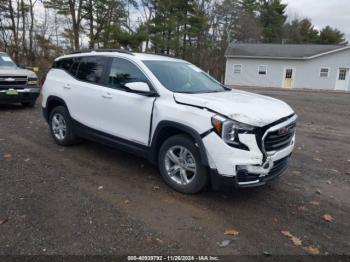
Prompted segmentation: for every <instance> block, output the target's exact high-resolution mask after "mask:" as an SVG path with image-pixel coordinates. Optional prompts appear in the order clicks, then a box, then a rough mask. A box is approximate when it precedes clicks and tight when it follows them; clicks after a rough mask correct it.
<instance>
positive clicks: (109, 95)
mask: <svg viewBox="0 0 350 262" xmlns="http://www.w3.org/2000/svg"><path fill="white" fill-rule="evenodd" d="M102 97H103V98H106V99H112V95H111V94H110V93H105V94H102Z"/></svg>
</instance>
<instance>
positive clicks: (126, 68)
mask: <svg viewBox="0 0 350 262" xmlns="http://www.w3.org/2000/svg"><path fill="white" fill-rule="evenodd" d="M106 78H107V79H105V82H106V83H105V85H106V86H105V87H103V88H102V90H101V91H102V92H101V104H100V107H101V109H100V110H99V111H100V112H101V115H100V117H101V120H102V121H101V122H102V123H103V127H101V128H102V129H103V131H104V132H106V133H108V134H111V135H114V136H117V137H119V138H122V139H125V140H128V141H132V142H135V143H138V144H142V145H148V139H149V131H150V126H151V114H152V109H153V101H154V100H155V98H154V97H148V96H144V95H142V94H137V93H133V92H131V91H130V90H128V89H127V88H126V87H125V84H127V83H132V82H146V83H148V84H149V82H148V79H147V77H146V76H145V74H144V73H143V72H142V71H141V70H140V69H139V68H138V66H136V65H135V64H134V63H132V62H130V61H128V60H126V59H123V58H112V61H111V66H110V68H109V69H108V70H107V75H106Z"/></svg>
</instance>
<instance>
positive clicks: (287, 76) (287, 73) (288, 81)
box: [283, 68, 295, 88]
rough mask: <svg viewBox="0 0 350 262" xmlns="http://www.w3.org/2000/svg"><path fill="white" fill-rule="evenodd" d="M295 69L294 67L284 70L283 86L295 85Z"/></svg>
mask: <svg viewBox="0 0 350 262" xmlns="http://www.w3.org/2000/svg"><path fill="white" fill-rule="evenodd" d="M294 71H295V70H294V68H286V69H285V70H284V77H283V88H292V87H293V80H294Z"/></svg>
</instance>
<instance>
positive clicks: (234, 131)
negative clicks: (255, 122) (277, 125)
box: [211, 115, 254, 150]
mask: <svg viewBox="0 0 350 262" xmlns="http://www.w3.org/2000/svg"><path fill="white" fill-rule="evenodd" d="M211 123H212V125H213V128H214V130H215V132H216V133H217V134H218V135H219V136H220V137H221V138H222V139H223V140H224V142H225V143H226V144H228V145H230V146H233V147H236V148H240V149H245V150H249V148H248V147H247V146H246V145H244V144H242V143H241V142H240V141H239V137H238V134H246V133H251V132H252V131H253V130H254V127H253V126H250V125H246V124H243V123H240V122H237V121H234V120H231V119H227V118H225V117H222V116H219V115H216V116H213V117H212V118H211Z"/></svg>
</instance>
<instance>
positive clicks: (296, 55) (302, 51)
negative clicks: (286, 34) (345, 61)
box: [225, 44, 350, 60]
mask: <svg viewBox="0 0 350 262" xmlns="http://www.w3.org/2000/svg"><path fill="white" fill-rule="evenodd" d="M346 49H350V46H348V45H308V44H307V45H302V44H298V45H291V44H285V45H283V44H231V45H230V46H229V47H228V48H227V50H226V53H225V56H226V57H233V58H269V59H295V60H307V59H312V58H316V57H319V56H322V55H326V54H330V53H334V52H338V51H341V50H346Z"/></svg>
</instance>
